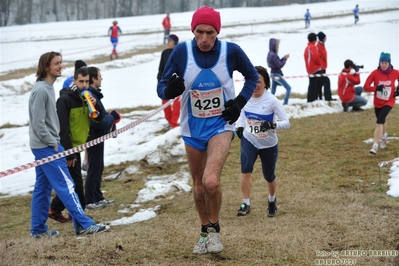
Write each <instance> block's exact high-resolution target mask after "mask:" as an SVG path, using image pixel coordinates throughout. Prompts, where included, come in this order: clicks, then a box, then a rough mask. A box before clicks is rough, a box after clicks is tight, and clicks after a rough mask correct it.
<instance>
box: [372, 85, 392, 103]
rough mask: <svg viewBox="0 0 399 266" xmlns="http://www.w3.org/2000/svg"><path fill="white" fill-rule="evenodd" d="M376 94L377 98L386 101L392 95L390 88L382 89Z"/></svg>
mask: <svg viewBox="0 0 399 266" xmlns="http://www.w3.org/2000/svg"><path fill="white" fill-rule="evenodd" d="M376 93H377V98H379V99H381V100H384V101H388V100H389V97H390V96H391V93H392V88H391V87H384V88H383V89H382V91H376Z"/></svg>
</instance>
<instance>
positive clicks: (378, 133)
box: [374, 124, 386, 144]
mask: <svg viewBox="0 0 399 266" xmlns="http://www.w3.org/2000/svg"><path fill="white" fill-rule="evenodd" d="M385 130H386V126H385V124H376V126H375V130H374V143H377V144H378V143H380V139H381V137H382V134H383V132H385Z"/></svg>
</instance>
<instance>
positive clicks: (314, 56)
mask: <svg viewBox="0 0 399 266" xmlns="http://www.w3.org/2000/svg"><path fill="white" fill-rule="evenodd" d="M316 38H317V36H316V34H315V33H313V32H312V33H309V35H308V41H309V42H308V46H307V47H306V48H305V52H304V54H303V56H304V58H305V64H306V71H307V72H308V74H309V87H308V102H313V101H315V100H316V99H317V91H318V88H319V87H320V86H321V82H322V81H321V79H320V77H317V76H314V75H320V74H322V73H323V70H322V67H321V66H322V63H321V59H320V54H319V52H318V51H317V48H316Z"/></svg>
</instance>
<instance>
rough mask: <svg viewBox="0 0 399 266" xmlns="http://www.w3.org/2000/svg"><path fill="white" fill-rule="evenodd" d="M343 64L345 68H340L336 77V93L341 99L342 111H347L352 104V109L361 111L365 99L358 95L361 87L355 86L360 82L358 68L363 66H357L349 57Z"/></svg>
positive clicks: (365, 101)
mask: <svg viewBox="0 0 399 266" xmlns="http://www.w3.org/2000/svg"><path fill="white" fill-rule="evenodd" d="M344 66H345V68H344V69H342V72H341V73H340V74H339V77H338V95H339V98H340V99H341V101H342V107H343V108H344V112H347V111H348V108H349V107H350V106H352V111H363V109H362V108H360V107H361V106H363V105H366V104H367V100H366V99H365V98H363V97H361V96H360V95H361V94H362V92H363V87H362V86H356V87H355V85H357V84H360V75H359V68H363V66H358V65H356V64H354V63H353V61H352V60H349V59H348V60H346V61H345V62H344Z"/></svg>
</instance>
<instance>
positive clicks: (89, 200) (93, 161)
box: [85, 67, 121, 209]
mask: <svg viewBox="0 0 399 266" xmlns="http://www.w3.org/2000/svg"><path fill="white" fill-rule="evenodd" d="M88 70H89V85H90V87H89V91H90V93H91V95H93V97H94V98H96V100H97V106H98V108H99V109H100V110H97V111H100V112H102V113H104V118H103V119H102V120H101V121H98V122H97V121H90V132H89V136H88V138H87V141H91V140H94V139H96V138H99V137H101V136H103V135H105V134H108V133H109V132H110V131H111V130H112V129H114V127H115V124H116V123H118V122H119V121H120V119H121V117H120V114H119V113H118V112H117V111H115V110H113V111H112V112H110V113H108V112H107V111H106V110H105V108H104V105H103V104H102V102H101V99H102V98H103V97H104V95H103V94H102V93H101V89H100V87H101V81H102V80H103V78H102V76H101V72H100V69H98V68H96V67H89V68H88ZM86 152H87V155H88V163H89V166H88V170H87V177H86V184H85V199H86V208H87V209H100V208H104V207H105V206H106V205H109V204H113V203H114V202H115V200H108V199H105V198H104V196H103V193H102V192H101V179H102V174H103V170H104V142H101V143H99V144H97V145H94V146H93V147H90V148H88V149H87V150H86Z"/></svg>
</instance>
